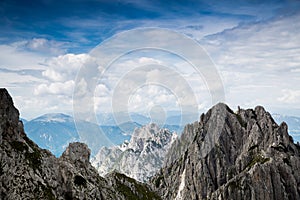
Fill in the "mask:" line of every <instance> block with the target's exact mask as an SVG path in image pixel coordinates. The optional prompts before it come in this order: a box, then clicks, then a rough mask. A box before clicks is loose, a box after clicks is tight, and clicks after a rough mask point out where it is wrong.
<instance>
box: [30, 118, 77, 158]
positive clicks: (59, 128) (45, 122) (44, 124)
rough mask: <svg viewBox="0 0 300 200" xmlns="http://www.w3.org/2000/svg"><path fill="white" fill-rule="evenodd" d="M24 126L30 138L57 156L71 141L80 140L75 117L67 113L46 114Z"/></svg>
mask: <svg viewBox="0 0 300 200" xmlns="http://www.w3.org/2000/svg"><path fill="white" fill-rule="evenodd" d="M24 127H25V132H26V133H27V134H28V137H29V138H31V139H32V140H33V141H34V142H35V143H37V144H38V145H39V146H40V147H42V148H44V149H48V150H50V151H51V152H52V153H53V154H54V155H56V156H60V155H61V154H62V152H63V151H64V150H65V149H66V147H67V146H68V145H69V143H71V142H75V141H79V135H78V133H77V130H76V127H75V124H74V120H73V118H72V117H71V116H68V115H65V114H61V113H50V114H45V115H42V116H40V117H38V118H35V119H33V120H31V121H28V122H27V123H25V125H24Z"/></svg>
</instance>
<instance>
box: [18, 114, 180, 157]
mask: <svg viewBox="0 0 300 200" xmlns="http://www.w3.org/2000/svg"><path fill="white" fill-rule="evenodd" d="M132 116H133V119H135V120H137V121H138V122H140V123H143V124H140V123H138V122H135V121H133V122H124V123H122V124H120V125H116V124H115V122H114V120H113V115H106V116H104V115H102V118H101V119H102V120H101V121H100V122H99V123H100V126H99V125H97V124H94V123H90V122H87V121H80V122H77V124H75V122H74V119H73V117H71V116H69V115H66V114H62V113H49V114H45V115H42V116H39V117H37V118H35V119H32V120H30V121H27V120H26V119H22V121H23V123H24V129H25V131H26V133H27V134H28V137H29V138H31V139H32V140H33V141H34V142H35V143H37V144H38V145H39V146H40V147H42V148H45V149H48V150H50V151H51V152H52V153H53V154H54V155H56V156H60V155H61V154H62V152H63V151H64V150H65V148H66V147H67V146H68V145H69V143H70V142H75V141H84V142H85V143H87V144H88V145H89V147H90V148H91V149H92V154H96V153H97V152H98V151H99V147H102V146H103V144H99V143H96V142H97V141H100V142H101V136H100V134H99V131H102V132H103V133H104V134H105V137H107V138H108V140H109V141H110V142H111V143H109V144H107V146H108V147H109V146H112V145H119V144H122V143H123V142H124V141H125V140H130V138H131V134H132V133H133V132H134V129H135V128H139V127H141V126H142V125H144V124H147V123H150V121H149V120H150V119H149V120H148V118H147V117H145V116H142V115H139V114H133V115H132ZM98 118H99V116H98ZM163 128H167V129H169V130H170V131H172V132H173V131H175V132H177V133H181V131H182V127H181V126H179V125H176V124H171V125H169V124H165V125H164V126H163ZM79 129H81V130H82V131H83V132H86V133H87V134H88V136H89V135H91V137H84V138H83V137H81V136H80V135H79V134H78V130H79ZM95 137H96V138H95ZM99 137H100V138H99Z"/></svg>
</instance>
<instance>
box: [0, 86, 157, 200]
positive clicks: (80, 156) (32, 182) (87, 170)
mask: <svg viewBox="0 0 300 200" xmlns="http://www.w3.org/2000/svg"><path fill="white" fill-rule="evenodd" d="M89 156H90V150H89V148H88V147H87V146H86V145H85V144H83V143H71V144H70V145H69V147H68V148H67V149H66V151H65V152H64V153H63V155H62V156H61V157H60V158H56V157H55V156H53V155H52V154H51V153H50V152H49V151H47V150H43V149H40V148H39V147H38V146H37V145H36V144H35V143H33V142H32V141H31V140H30V139H29V138H28V137H27V136H26V134H25V133H24V130H23V125H22V123H21V122H20V121H19V112H18V110H17V109H16V108H15V107H14V105H13V101H12V99H11V97H10V95H9V94H8V92H7V91H6V90H5V89H0V199H3V200H6V199H8V200H9V199H13V200H16V199H124V200H125V199H128V196H130V198H131V199H160V198H159V197H158V196H157V195H156V194H155V193H154V192H152V191H151V190H150V189H149V188H148V187H147V186H146V185H144V184H141V183H139V182H137V181H135V180H133V179H130V178H128V177H126V176H125V175H121V174H118V173H113V174H110V175H109V176H107V177H106V178H102V177H100V176H99V175H98V173H97V171H96V169H95V168H94V167H92V165H91V164H90V162H89Z"/></svg>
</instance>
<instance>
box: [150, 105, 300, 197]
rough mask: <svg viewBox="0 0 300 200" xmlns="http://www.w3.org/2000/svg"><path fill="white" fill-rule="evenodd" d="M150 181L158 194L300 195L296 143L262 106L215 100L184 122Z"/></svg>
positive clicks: (299, 148)
mask: <svg viewBox="0 0 300 200" xmlns="http://www.w3.org/2000/svg"><path fill="white" fill-rule="evenodd" d="M150 183H151V184H152V188H153V189H154V190H156V191H157V192H158V193H159V194H160V195H161V196H162V198H163V199H177V200H178V199H218V200H222V199H224V200H225V199H226V200H228V199H249V200H250V199H278V200H279V199H281V200H284V199H300V147H299V146H298V145H296V144H294V143H293V139H292V137H291V136H289V135H288V132H287V125H286V123H281V124H280V125H277V124H276V123H275V121H274V120H273V119H272V117H271V115H270V114H269V113H268V112H266V111H265V110H264V108H263V107H261V106H258V107H256V108H255V109H254V110H252V109H247V110H244V109H239V110H238V111H237V112H236V113H234V112H233V111H232V110H231V109H230V108H229V107H228V106H226V105H225V104H222V103H219V104H217V105H216V106H214V107H213V108H212V109H210V110H209V111H208V112H207V113H206V114H203V115H202V116H201V117H200V121H199V122H195V123H194V124H190V125H188V126H186V128H185V131H184V133H183V134H182V136H181V138H179V139H178V140H177V141H175V142H174V144H173V146H172V147H171V149H170V151H169V152H168V155H167V158H166V159H165V167H164V168H162V169H161V170H160V172H159V173H158V174H156V175H155V176H154V177H153V178H152V179H151V181H150Z"/></svg>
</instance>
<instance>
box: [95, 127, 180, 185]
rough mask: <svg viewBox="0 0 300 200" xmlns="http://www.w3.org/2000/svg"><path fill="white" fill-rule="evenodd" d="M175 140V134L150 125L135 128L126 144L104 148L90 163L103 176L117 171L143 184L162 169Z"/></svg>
mask: <svg viewBox="0 0 300 200" xmlns="http://www.w3.org/2000/svg"><path fill="white" fill-rule="evenodd" d="M176 137H177V135H176V133H171V132H170V131H168V130H167V129H161V128H159V127H158V126H157V125H156V124H153V123H151V124H148V125H145V126H143V127H141V128H136V129H135V130H134V132H133V134H132V136H131V139H130V141H129V142H124V143H123V144H122V145H120V146H114V147H110V148H107V147H103V148H102V149H101V150H100V151H99V152H98V153H97V155H96V156H95V158H94V159H93V160H92V165H93V166H94V167H95V168H96V169H97V170H98V172H99V173H100V175H103V176H104V175H106V174H107V173H109V172H112V171H118V172H120V173H123V174H126V175H127V176H129V177H131V178H134V179H136V180H138V181H141V182H145V181H147V180H148V179H149V178H150V177H151V176H153V175H154V174H155V173H156V172H157V171H158V170H159V169H160V168H161V167H162V166H163V162H164V158H165V155H166V153H167V151H168V150H169V148H170V146H171V144H172V143H173V141H174V140H175V139H176Z"/></svg>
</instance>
